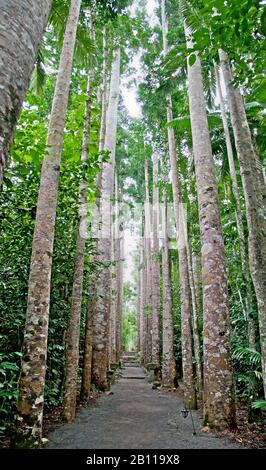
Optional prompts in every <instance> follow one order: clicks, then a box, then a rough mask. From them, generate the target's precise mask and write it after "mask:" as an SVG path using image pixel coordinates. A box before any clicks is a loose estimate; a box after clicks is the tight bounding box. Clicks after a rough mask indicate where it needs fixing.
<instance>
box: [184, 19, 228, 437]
mask: <svg viewBox="0 0 266 470" xmlns="http://www.w3.org/2000/svg"><path fill="white" fill-rule="evenodd" d="M186 36H187V43H188V47H192V43H191V41H190V32H189V30H188V29H187V28H186ZM188 92H189V109H190V119H191V128H192V141H193V152H194V159H195V170H196V180H197V194H198V202H199V219H200V231H201V247H202V248H201V256H202V283H203V312H204V419H205V423H206V424H209V425H210V426H212V427H217V428H224V427H232V426H234V424H235V408H234V393H233V392H234V390H233V375H232V369H231V363H230V322H229V308H228V289H227V272H226V263H225V251H224V242H223V234H222V228H221V222H220V213H219V204H218V194H217V184H216V179H215V174H214V161H213V157H212V149H211V142H210V135H209V129H208V121H207V113H206V107H205V102H204V93H203V83H202V74H201V62H200V59H199V58H198V57H197V60H196V62H195V64H194V65H192V66H190V65H189V64H188Z"/></svg>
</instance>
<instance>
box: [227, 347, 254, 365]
mask: <svg viewBox="0 0 266 470" xmlns="http://www.w3.org/2000/svg"><path fill="white" fill-rule="evenodd" d="M232 358H233V359H236V360H238V361H244V362H245V363H246V364H247V365H250V366H255V365H259V364H260V363H261V354H260V353H259V352H258V351H255V350H254V349H250V348H245V347H243V346H238V347H237V348H235V350H234V351H233V354H232Z"/></svg>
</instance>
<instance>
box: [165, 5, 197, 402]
mask: <svg viewBox="0 0 266 470" xmlns="http://www.w3.org/2000/svg"><path fill="white" fill-rule="evenodd" d="M161 16H162V33H163V49H164V54H167V52H168V49H169V48H168V40H167V34H168V24H167V19H166V15H165V0H161ZM172 120H173V112H172V98H171V96H170V95H168V97H167V122H170V121H172ZM167 130H168V145H169V154H170V166H171V179H172V189H173V203H174V213H175V223H176V237H177V245H178V260H179V279H180V289H181V343H182V369H183V387H184V401H185V403H186V405H187V406H188V407H189V408H192V409H193V408H196V393H195V385H194V378H193V355H192V354H193V353H192V333H191V324H190V321H191V293H190V284H189V264H188V263H189V259H188V246H187V239H186V231H185V220H184V214H183V209H182V194H181V185H180V176H179V174H178V169H177V154H176V140H175V134H174V129H173V128H172V127H170V126H168V129H167Z"/></svg>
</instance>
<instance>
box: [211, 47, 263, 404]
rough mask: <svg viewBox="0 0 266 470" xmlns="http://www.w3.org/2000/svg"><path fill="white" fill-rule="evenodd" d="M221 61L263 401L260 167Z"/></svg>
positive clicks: (225, 60)
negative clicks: (236, 165) (251, 286)
mask: <svg viewBox="0 0 266 470" xmlns="http://www.w3.org/2000/svg"><path fill="white" fill-rule="evenodd" d="M219 54H220V61H221V67H222V72H223V77H224V81H225V86H226V92H227V97H228V104H229V110H230V115H231V121H232V127H233V132H234V137H235V145H236V150H237V155H238V159H239V167H240V173H241V178H242V183H243V189H244V197H245V203H246V215H247V223H248V231H249V235H248V246H249V265H250V273H251V276H252V280H253V284H254V288H255V293H256V297H257V303H258V312H259V330H260V344H261V358H262V374H263V385H264V395H265V397H266V224H265V218H266V209H265V204H266V202H265V201H266V194H265V183H264V177H263V171H262V166H261V163H260V162H259V161H258V158H257V155H256V152H255V150H254V147H253V144H252V138H251V133H250V129H249V125H248V121H247V116H246V112H245V107H244V103H243V99H242V96H241V94H240V91H239V89H238V88H233V86H232V85H231V81H232V72H231V69H230V64H229V61H228V57H227V56H226V54H225V53H224V52H223V51H222V50H220V51H219Z"/></svg>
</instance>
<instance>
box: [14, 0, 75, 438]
mask: <svg viewBox="0 0 266 470" xmlns="http://www.w3.org/2000/svg"><path fill="white" fill-rule="evenodd" d="M79 11H80V0H72V2H71V6H70V11H69V17H68V21H67V25H66V30H65V35H64V42H63V48H62V52H61V58H60V65H59V71H58V77H57V81H56V86H55V93H54V99H53V105H52V111H51V117H50V122H49V129H48V136H47V155H46V156H45V157H44V160H43V165H42V172H41V182H40V190H39V196H38V203H37V214H36V222H35V231H34V237H33V245H32V257H31V267H30V275H29V289H28V305H27V314H26V325H25V333H24V343H23V358H22V367H21V376H20V383H19V404H18V414H19V416H18V421H19V423H20V426H19V429H20V433H21V435H22V436H21V437H23V436H24V438H25V439H27V438H28V439H29V440H32V441H34V442H35V441H38V440H39V439H40V437H41V432H42V416H43V401H44V396H43V395H44V385H45V372H46V354H47V335H48V321H49V302H50V281H51V266H52V254H53V241H54V227H55V217H56V204H57V191H58V181H59V170H60V161H61V150H62V143H63V134H64V123H65V118H66V112H67V103H68V95H69V87H70V79H71V71H72V63H73V56H74V47H75V41H76V31H77V25H78V19H79Z"/></svg>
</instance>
